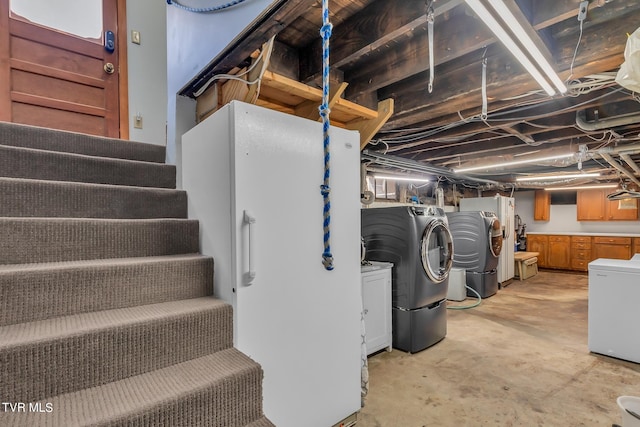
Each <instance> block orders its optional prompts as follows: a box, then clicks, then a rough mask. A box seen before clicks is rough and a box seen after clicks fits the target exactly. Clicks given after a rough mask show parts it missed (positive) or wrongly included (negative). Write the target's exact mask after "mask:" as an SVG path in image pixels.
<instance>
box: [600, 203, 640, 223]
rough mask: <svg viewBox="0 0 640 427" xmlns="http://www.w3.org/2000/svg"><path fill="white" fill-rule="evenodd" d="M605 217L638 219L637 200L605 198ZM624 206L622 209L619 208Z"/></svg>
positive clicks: (610, 218) (611, 218)
mask: <svg viewBox="0 0 640 427" xmlns="http://www.w3.org/2000/svg"><path fill="white" fill-rule="evenodd" d="M606 203H607V218H608V219H609V220H629V221H635V220H637V219H638V200H637V199H630V200H607V201H606ZM621 207H624V208H623V209H620V208H621Z"/></svg>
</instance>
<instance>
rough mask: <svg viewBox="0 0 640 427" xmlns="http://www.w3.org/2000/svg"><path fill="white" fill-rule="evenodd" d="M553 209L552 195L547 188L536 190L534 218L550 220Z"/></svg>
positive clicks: (536, 219)
mask: <svg viewBox="0 0 640 427" xmlns="http://www.w3.org/2000/svg"><path fill="white" fill-rule="evenodd" d="M550 211H551V195H550V194H549V192H548V191H545V190H536V192H535V196H534V200H533V219H534V220H535V221H549V218H550Z"/></svg>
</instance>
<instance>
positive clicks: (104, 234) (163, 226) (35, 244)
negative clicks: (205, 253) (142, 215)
mask: <svg viewBox="0 0 640 427" xmlns="http://www.w3.org/2000/svg"><path fill="white" fill-rule="evenodd" d="M0 236H3V238H2V239H0V254H2V257H0V264H21V263H31V262H57V261H77V260H87V259H105V258H128V257H144V256H159V255H175V254H189V253H196V252H198V251H199V236H198V221H195V220H187V219H85V218H78V219H76V218H0Z"/></svg>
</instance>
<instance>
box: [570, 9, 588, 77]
mask: <svg viewBox="0 0 640 427" xmlns="http://www.w3.org/2000/svg"><path fill="white" fill-rule="evenodd" d="M583 22H584V19H581V20H580V36H579V37H578V43H576V49H575V50H574V51H573V59H572V60H571V66H570V67H569V70H570V71H569V72H570V74H569V77H567V82H568V81H570V80H571V77H573V65H574V64H575V62H576V56H577V55H578V47H579V46H580V41H582V23H583Z"/></svg>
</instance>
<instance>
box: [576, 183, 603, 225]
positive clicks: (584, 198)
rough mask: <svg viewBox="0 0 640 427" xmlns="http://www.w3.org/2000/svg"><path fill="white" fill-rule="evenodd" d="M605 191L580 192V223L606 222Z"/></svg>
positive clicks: (578, 202) (578, 208)
mask: <svg viewBox="0 0 640 427" xmlns="http://www.w3.org/2000/svg"><path fill="white" fill-rule="evenodd" d="M605 200H606V199H605V194H604V190H578V196H577V202H576V204H577V211H578V215H577V217H578V221H604V220H605V204H604V202H605Z"/></svg>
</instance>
